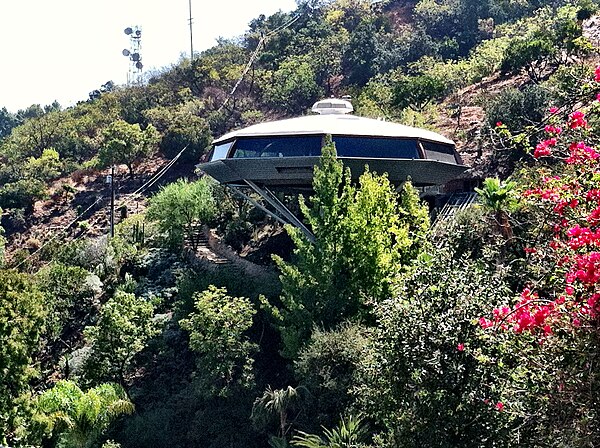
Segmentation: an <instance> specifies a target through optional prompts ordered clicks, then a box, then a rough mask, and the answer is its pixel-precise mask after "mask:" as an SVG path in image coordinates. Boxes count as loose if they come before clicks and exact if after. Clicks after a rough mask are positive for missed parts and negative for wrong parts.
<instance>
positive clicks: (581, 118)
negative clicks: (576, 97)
mask: <svg viewBox="0 0 600 448" xmlns="http://www.w3.org/2000/svg"><path fill="white" fill-rule="evenodd" d="M569 127H570V128H571V129H577V128H585V127H587V121H586V119H585V114H584V113H583V112H581V111H580V110H576V111H575V112H573V113H572V114H571V115H569Z"/></svg>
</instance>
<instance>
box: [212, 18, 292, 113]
mask: <svg viewBox="0 0 600 448" xmlns="http://www.w3.org/2000/svg"><path fill="white" fill-rule="evenodd" d="M299 18H300V15H297V16H295V17H292V18H291V19H290V20H289V21H288V22H286V23H284V24H283V25H281V26H279V27H277V28H275V29H274V30H272V31H270V32H269V33H267V34H262V35H261V37H260V40H259V41H258V44H256V49H255V50H254V52H253V53H252V55H251V56H250V60H249V61H248V63H247V64H246V67H244V71H243V72H242V74H241V76H240V78H239V79H238V80H237V82H236V83H235V85H234V86H233V89H231V92H229V96H227V97H226V98H225V101H223V104H221V106H220V107H219V109H218V110H217V112H221V111H222V110H223V108H224V107H225V106H226V105H227V103H228V102H229V99H230V98H231V97H233V95H234V94H235V92H236V91H237V89H238V87H239V86H240V84H241V83H242V81H243V80H244V77H245V76H246V75H247V74H248V72H249V71H250V69H251V68H252V65H253V64H254V61H255V60H256V58H257V57H258V53H259V52H260V50H261V47H262V46H263V44H264V43H265V42H266V40H267V39H268V38H269V37H271V36H274V35H275V34H277V33H279V32H280V31H282V30H284V29H286V28H289V27H290V26H292V24H293V23H294V22H296V21H297V20H298V19H299Z"/></svg>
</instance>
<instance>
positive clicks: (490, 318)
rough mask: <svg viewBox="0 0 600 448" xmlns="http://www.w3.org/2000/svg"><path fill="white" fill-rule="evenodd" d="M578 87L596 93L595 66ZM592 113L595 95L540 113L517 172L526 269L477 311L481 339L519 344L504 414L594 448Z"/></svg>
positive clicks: (596, 360) (598, 119)
mask: <svg viewBox="0 0 600 448" xmlns="http://www.w3.org/2000/svg"><path fill="white" fill-rule="evenodd" d="M587 85H588V88H589V90H590V91H593V90H599V88H600V67H599V68H598V69H596V73H595V78H594V80H591V81H590V82H589V83H587ZM599 112H600V95H598V97H597V98H595V99H592V100H590V101H587V102H581V103H579V104H577V105H576V107H575V109H573V110H568V111H566V110H561V109H559V108H556V107H552V108H550V110H549V111H548V116H547V118H546V121H545V123H544V131H543V134H544V136H543V138H542V139H541V141H540V142H539V143H538V144H537V145H536V146H535V148H532V151H531V155H532V158H533V162H532V164H531V166H529V167H527V168H526V169H525V170H524V171H523V172H522V174H523V178H524V179H523V180H522V182H521V184H522V185H521V201H522V208H523V212H524V216H527V222H528V224H527V226H526V227H527V229H526V231H525V233H524V234H523V240H522V241H520V245H521V247H522V250H523V257H524V258H525V261H526V265H525V271H526V272H527V274H528V275H527V276H523V277H522V278H521V279H520V280H521V282H522V287H521V288H520V289H519V291H518V294H517V296H516V297H515V298H514V299H513V300H512V301H510V300H508V299H507V301H506V303H503V304H498V306H497V307H496V308H495V309H493V311H492V312H491V314H490V315H484V316H481V317H480V318H479V325H480V327H481V329H482V337H488V338H490V340H491V341H493V342H496V343H497V344H499V345H503V346H505V347H509V346H510V347H513V349H514V350H518V351H519V356H518V363H516V364H515V365H513V366H510V368H511V369H512V371H513V373H512V374H511V378H510V380H511V381H509V383H507V386H506V387H504V390H503V397H504V398H503V401H502V404H503V406H502V408H503V409H502V410H503V412H507V413H512V414H513V416H514V418H515V422H519V427H518V428H519V430H523V431H524V432H525V433H529V434H530V435H531V437H532V438H533V439H532V440H538V441H540V440H545V441H546V443H550V445H549V446H600V425H599V423H598V418H599V417H600V415H599V414H600V349H599V341H600V149H598V144H599V143H600V126H599V125H600V114H599ZM499 127H502V126H501V125H500V126H499ZM500 132H504V131H503V130H500ZM534 392H535V393H534ZM557 443H559V444H558V445H557Z"/></svg>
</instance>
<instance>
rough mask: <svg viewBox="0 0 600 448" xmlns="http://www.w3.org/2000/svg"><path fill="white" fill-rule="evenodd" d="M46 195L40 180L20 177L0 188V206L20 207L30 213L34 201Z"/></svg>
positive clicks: (44, 186) (44, 187)
mask: <svg viewBox="0 0 600 448" xmlns="http://www.w3.org/2000/svg"><path fill="white" fill-rule="evenodd" d="M46 196H47V193H46V185H45V184H44V183H43V182H42V181H40V180H37V179H20V180H17V181H15V182H10V183H7V184H5V185H4V186H2V188H0V207H2V208H21V209H24V210H25V211H26V212H27V213H30V212H31V211H32V210H33V205H34V203H35V202H36V201H39V200H40V199H44V198H45V197H46Z"/></svg>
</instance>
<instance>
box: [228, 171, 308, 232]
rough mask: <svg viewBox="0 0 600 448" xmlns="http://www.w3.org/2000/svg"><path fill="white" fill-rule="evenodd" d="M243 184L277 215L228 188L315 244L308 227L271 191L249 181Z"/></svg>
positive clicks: (239, 192) (236, 190) (235, 190)
mask: <svg viewBox="0 0 600 448" xmlns="http://www.w3.org/2000/svg"><path fill="white" fill-rule="evenodd" d="M244 182H245V183H246V184H247V185H248V186H249V187H250V188H251V189H252V190H253V191H254V192H255V193H257V194H258V195H259V196H260V197H261V198H263V199H264V200H265V201H267V202H268V203H269V205H270V206H271V207H273V208H274V209H275V211H276V212H277V213H278V214H279V215H278V214H277V213H274V212H272V211H271V210H268V209H267V208H266V207H264V206H262V205H260V204H259V203H258V202H256V201H255V200H254V199H252V198H250V197H249V196H248V195H246V194H244V193H242V192H241V191H239V190H238V189H236V188H235V187H233V186H231V185H230V186H229V187H230V188H232V189H233V191H234V192H236V193H237V194H239V195H241V196H242V197H244V198H245V199H247V200H248V201H250V202H251V203H252V204H253V205H255V206H256V207H258V208H260V209H261V210H262V211H263V212H265V213H267V214H268V215H269V216H272V217H273V218H275V219H276V220H277V221H279V222H281V223H283V224H291V225H293V226H294V227H297V228H298V229H300V231H301V232H302V233H303V234H304V236H305V237H306V238H307V239H308V240H309V241H310V242H311V243H314V242H315V236H314V235H313V233H312V232H311V231H310V230H309V229H308V227H306V226H305V225H304V223H303V222H302V221H300V220H299V219H298V218H297V217H296V216H295V215H294V214H293V213H292V212H291V211H290V209H288V208H287V207H286V206H285V204H283V203H282V202H281V201H280V200H279V198H277V196H275V195H274V194H273V193H272V192H271V190H269V189H268V188H267V187H264V186H263V187H262V188H261V187H259V186H258V185H256V184H255V183H254V182H252V181H250V180H244Z"/></svg>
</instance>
